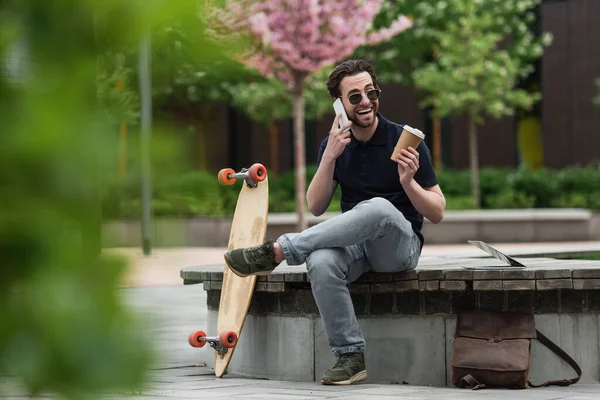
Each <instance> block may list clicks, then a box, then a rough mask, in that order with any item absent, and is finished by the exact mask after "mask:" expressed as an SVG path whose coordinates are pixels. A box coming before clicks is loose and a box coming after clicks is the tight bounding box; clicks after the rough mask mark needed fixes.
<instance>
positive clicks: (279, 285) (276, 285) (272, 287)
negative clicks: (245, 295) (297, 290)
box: [267, 282, 285, 292]
mask: <svg viewBox="0 0 600 400" xmlns="http://www.w3.org/2000/svg"><path fill="white" fill-rule="evenodd" d="M267 292H285V283H283V282H267Z"/></svg>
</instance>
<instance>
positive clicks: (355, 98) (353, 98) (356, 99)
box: [348, 88, 381, 106]
mask: <svg viewBox="0 0 600 400" xmlns="http://www.w3.org/2000/svg"><path fill="white" fill-rule="evenodd" d="M365 94H366V95H367V99H369V100H377V99H379V95H380V94H381V89H379V88H377V89H370V90H368V91H367V92H366V93H365ZM361 100H362V93H352V94H351V95H350V96H348V101H349V102H350V104H352V105H353V106H355V105H357V104H358V103H360V101H361Z"/></svg>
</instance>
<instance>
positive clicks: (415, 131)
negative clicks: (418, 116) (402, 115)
mask: <svg viewBox="0 0 600 400" xmlns="http://www.w3.org/2000/svg"><path fill="white" fill-rule="evenodd" d="M404 129H406V130H407V131H409V132H410V133H412V134H413V135H415V136H418V137H420V138H421V139H425V134H424V133H423V132H421V131H420V130H418V129H417V128H413V127H412V126H408V125H404Z"/></svg>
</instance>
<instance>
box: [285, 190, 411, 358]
mask: <svg viewBox="0 0 600 400" xmlns="http://www.w3.org/2000/svg"><path fill="white" fill-rule="evenodd" d="M277 242H278V243H279V244H280V245H281V248H282V250H283V254H284V255H285V260H286V262H287V264H288V265H300V264H303V263H304V262H306V267H307V270H308V279H309V280H310V283H311V286H312V292H313V296H314V298H315V301H316V303H317V307H318V308H319V312H320V314H321V319H322V321H323V325H324V327H325V332H326V333H327V338H328V340H329V347H330V348H331V351H332V352H333V353H334V354H335V355H339V354H343V353H355V352H363V351H364V349H365V339H364V337H363V334H362V332H361V330H360V327H359V326H358V321H357V319H356V314H355V312H354V306H353V305H352V299H351V298H350V292H349V291H348V286H347V284H348V283H351V282H353V281H355V280H356V279H358V278H359V277H360V276H361V275H362V274H364V273H365V272H367V271H374V272H399V271H405V270H410V269H414V268H415V267H416V266H417V262H418V260H419V256H420V254H421V251H420V250H421V249H420V242H419V239H418V237H417V235H416V234H415V233H414V231H413V230H412V227H411V224H410V222H409V221H408V220H407V219H406V218H405V217H404V215H402V213H401V212H400V211H398V209H397V208H396V207H394V205H393V204H392V203H390V202H389V201H388V200H386V199H383V198H373V199H370V200H366V201H363V202H361V203H359V204H358V205H356V206H355V207H354V208H353V209H352V210H349V211H347V212H345V213H342V214H341V215H339V216H336V217H334V218H330V219H328V220H326V221H324V222H321V223H319V224H317V225H315V226H312V227H310V228H308V229H306V230H305V231H303V232H301V233H290V234H285V235H282V236H281V237H279V238H278V239H277Z"/></svg>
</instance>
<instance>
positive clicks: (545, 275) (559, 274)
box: [535, 269, 572, 279]
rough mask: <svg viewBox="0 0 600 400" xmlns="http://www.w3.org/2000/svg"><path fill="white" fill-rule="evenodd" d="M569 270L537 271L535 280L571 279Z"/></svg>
mask: <svg viewBox="0 0 600 400" xmlns="http://www.w3.org/2000/svg"><path fill="white" fill-rule="evenodd" d="M571 274H572V270H571V269H538V270H537V271H536V274H535V277H536V279H561V278H571Z"/></svg>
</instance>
